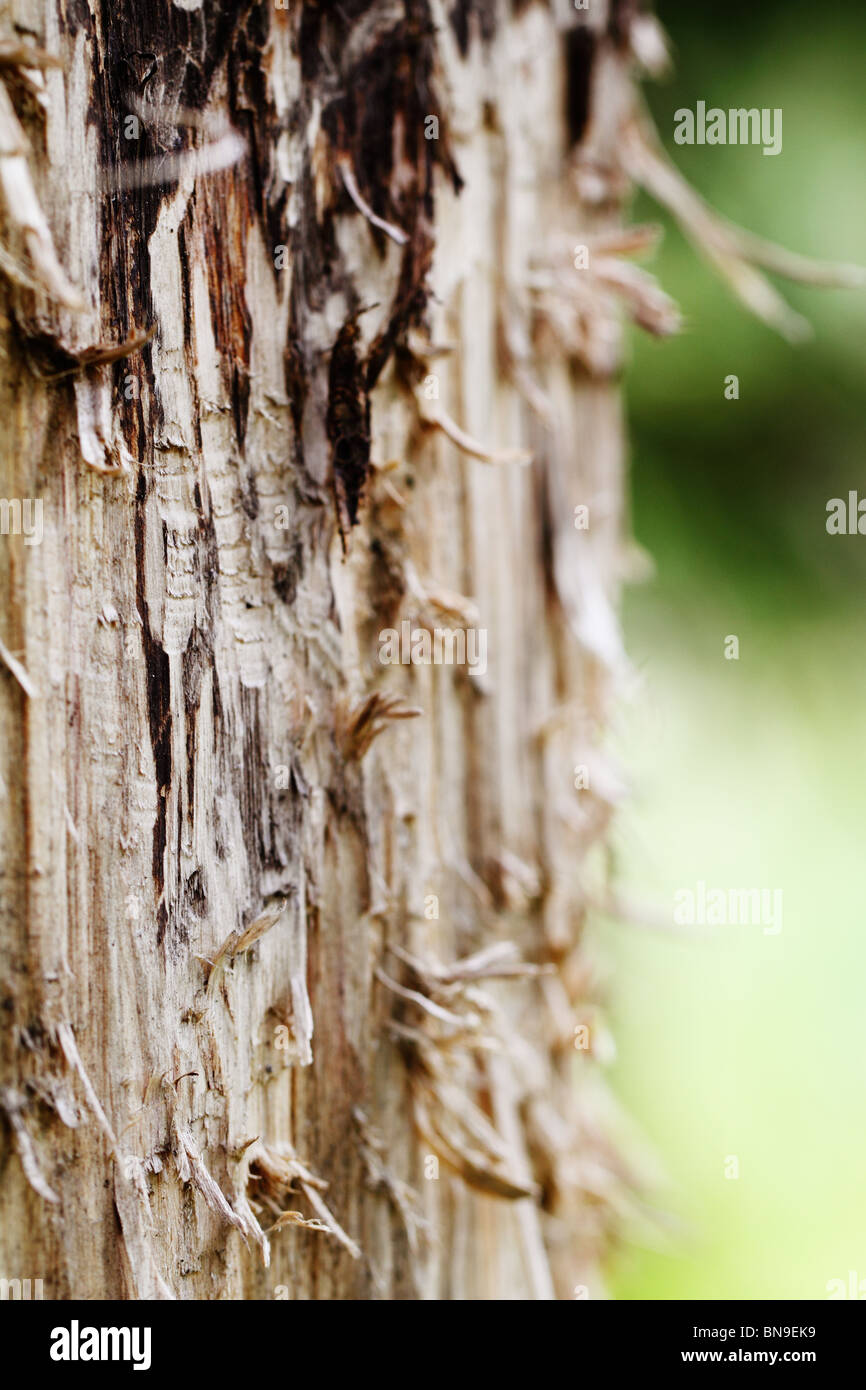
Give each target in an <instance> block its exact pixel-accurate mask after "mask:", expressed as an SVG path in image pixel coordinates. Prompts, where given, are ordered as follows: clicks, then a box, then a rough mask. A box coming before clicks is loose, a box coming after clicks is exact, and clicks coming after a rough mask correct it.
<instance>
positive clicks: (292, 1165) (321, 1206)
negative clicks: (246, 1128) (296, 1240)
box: [244, 1139, 361, 1260]
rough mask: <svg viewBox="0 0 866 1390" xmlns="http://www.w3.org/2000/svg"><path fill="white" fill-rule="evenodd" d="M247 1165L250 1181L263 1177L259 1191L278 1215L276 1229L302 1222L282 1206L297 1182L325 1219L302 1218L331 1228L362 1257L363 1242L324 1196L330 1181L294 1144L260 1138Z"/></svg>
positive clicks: (355, 1256) (319, 1227)
mask: <svg viewBox="0 0 866 1390" xmlns="http://www.w3.org/2000/svg"><path fill="white" fill-rule="evenodd" d="M244 1167H245V1170H246V1172H247V1175H248V1179H249V1181H252V1180H254V1179H260V1180H261V1187H260V1188H259V1189H258V1190H257V1194H256V1195H257V1197H260V1198H261V1201H262V1202H263V1203H264V1204H265V1205H266V1206H267V1207H268V1208H269V1209H270V1210H271V1211H272V1212H273V1214H274V1216H275V1218H276V1221H275V1227H273V1228H272V1229H275V1228H278V1227H279V1226H280V1224H282V1225H298V1224H301V1223H299V1222H298V1221H295V1220H293V1219H291V1218H292V1215H293V1214H292V1213H287V1212H286V1211H284V1210H283V1208H282V1203H283V1202H284V1201H285V1198H286V1196H287V1194H289V1193H291V1192H294V1191H295V1186H294V1185H295V1183H297V1185H298V1187H299V1188H300V1189H301V1191H302V1192H303V1194H304V1196H305V1197H306V1199H307V1201H308V1202H309V1203H310V1206H311V1207H312V1208H313V1210H314V1211H315V1213H316V1217H317V1218H318V1221H319V1222H320V1223H321V1224H320V1225H314V1224H311V1223H310V1222H309V1221H307V1220H306V1219H304V1218H302V1222H303V1224H304V1225H306V1226H307V1227H308V1229H310V1230H325V1231H327V1233H328V1234H329V1235H332V1236H333V1237H334V1239H335V1240H338V1241H339V1242H340V1244H341V1245H342V1246H343V1247H344V1248H345V1249H346V1250H348V1252H349V1254H350V1255H351V1256H352V1259H353V1260H359V1259H360V1258H361V1248H360V1246H359V1245H357V1244H356V1242H355V1241H354V1240H352V1238H351V1236H349V1235H347V1233H346V1232H345V1231H344V1230H343V1227H342V1226H341V1225H340V1223H339V1221H338V1220H337V1218H336V1217H335V1216H334V1214H333V1212H332V1211H331V1210H330V1209H329V1207H328V1206H327V1205H326V1204H325V1201H324V1199H323V1197H322V1196H321V1193H322V1192H323V1191H324V1190H325V1189H326V1188H327V1186H328V1184H327V1183H326V1182H324V1181H323V1179H322V1178H319V1177H317V1176H316V1175H315V1174H314V1173H312V1172H311V1171H310V1170H309V1168H307V1166H306V1165H305V1164H304V1163H302V1162H301V1160H300V1159H299V1158H298V1157H297V1155H296V1154H295V1152H294V1150H293V1149H292V1148H291V1145H284V1146H283V1148H282V1150H277V1149H274V1148H272V1147H269V1146H268V1145H266V1144H263V1143H262V1142H261V1140H259V1139H257V1140H255V1142H254V1143H253V1144H251V1145H250V1146H249V1147H248V1148H247V1150H246V1153H245V1155H244ZM281 1216H284V1217H286V1218H287V1219H286V1220H285V1221H284V1222H282V1223H281V1222H280V1217H281Z"/></svg>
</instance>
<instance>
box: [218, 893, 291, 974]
mask: <svg viewBox="0 0 866 1390" xmlns="http://www.w3.org/2000/svg"><path fill="white" fill-rule="evenodd" d="M288 901H289V898H288V896H285V897H279V898H277V899H276V901H275V902H273V903H270V904H269V905H268V906H267V907H266V908H265V909H264V911H263V912H260V913H259V915H258V916H257V917H256V918H254V919H253V921H252V922H250V923H249V924H248V925H247V926H246V927H235V929H234V931H230V932H229V934H228V936H227V937H226V939H225V941H224V942H223V944H222V945H221V946H220V948H219V950H218V951H217V953H216V955H215V956H214V959H213V961H212V962H211V972H210V975H209V977H208V984H207V988H208V993H209V994H210V993H211V992H212V991H213V989H214V987H215V984H216V981H217V979H218V978H219V976H220V975H221V974H222V970H223V969H224V967H225V964H226V962H227V961H230V960H233V959H234V957H235V956H239V955H241V954H242V953H243V952H244V951H248V950H249V949H250V947H251V946H254V945H255V943H256V942H257V941H259V940H260V939H261V938H262V937H263V936H264V935H265V933H266V932H269V931H270V930H271V928H272V927H275V926H276V924H277V922H279V920H280V918H281V917H282V915H283V913H284V912H285V910H286V904H287V903H288Z"/></svg>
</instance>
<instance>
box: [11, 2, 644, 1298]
mask: <svg viewBox="0 0 866 1390" xmlns="http://www.w3.org/2000/svg"><path fill="white" fill-rule="evenodd" d="M632 9H633V7H632V6H631V4H630V3H628V0H622V2H621V3H612V4H611V5H610V7H606V6H605V5H604V4H603V3H593V6H592V8H591V10H586V11H582V10H577V9H575V8H574V7H573V6H571V5H569V4H566V3H563V4H559V5H554V4H551V5H550V6H547V5H544V4H540V3H529V4H518V3H514V4H513V5H507V4H505V3H504V0H501V2H500V3H497V2H496V0H457V2H456V3H451V0H448V3H439V2H438V0H429V3H428V0H373V3H370V0H343V3H342V4H340V5H337V4H330V3H328V4H325V3H322V4H317V3H310V2H309V0H305V3H300V2H299V0H292V3H291V5H285V6H282V7H280V6H275V7H274V6H268V5H265V4H257V3H253V0H204V3H202V0H175V2H174V3H173V4H172V3H169V0H145V2H144V3H142V0H112V3H110V4H97V3H96V0H39V3H38V4H34V0H11V3H6V4H4V5H3V6H2V8H0V41H2V42H0V83H2V86H0V194H2V199H3V206H2V225H0V271H2V284H0V411H2V419H3V421H4V430H3V437H2V444H0V449H2V481H0V488H2V493H3V499H4V504H5V509H4V510H3V531H4V534H3V535H2V536H0V569H2V586H3V605H2V610H3V611H2V618H0V639H2V644H3V646H2V649H0V652H2V658H3V669H2V670H0V729H2V740H0V742H2V755H0V756H2V765H0V772H2V797H0V815H2V825H3V834H4V843H5V857H4V867H3V874H2V879H0V890H2V891H0V909H2V912H0V923H2V928H0V936H2V978H0V988H2V1004H3V1010H4V1018H5V1026H4V1028H3V1029H2V1032H0V1047H2V1092H0V1103H2V1111H3V1113H4V1117H5V1123H4V1125H3V1126H2V1134H3V1139H2V1145H3V1148H2V1188H0V1191H2V1196H0V1275H2V1276H3V1277H4V1278H6V1279H16V1278H17V1279H22V1280H24V1279H28V1278H29V1279H31V1280H35V1279H41V1280H42V1281H43V1290H44V1297H45V1298H52V1299H100V1298H124V1299H152V1298H178V1299H184V1298H193V1299H260V1298H265V1299H270V1298H275V1297H276V1298H280V1297H287V1298H307V1299H332V1298H336V1299H347V1298H360V1299H379V1298H384V1299H403V1298H440V1299H469V1298H492V1299H546V1298H554V1297H572V1296H575V1291H576V1296H581V1294H588V1295H589V1296H592V1297H595V1296H598V1295H599V1294H600V1293H601V1292H602V1289H601V1284H600V1276H599V1272H598V1261H599V1257H600V1255H601V1254H602V1253H603V1251H604V1249H605V1246H606V1242H607V1239H608V1235H609V1230H610V1225H611V1219H612V1213H613V1212H614V1211H615V1210H616V1208H617V1206H618V1205H619V1202H620V1187H621V1184H622V1181H623V1174H622V1171H621V1165H620V1162H619V1160H618V1158H617V1156H616V1154H615V1152H614V1151H613V1150H612V1148H611V1146H610V1145H609V1141H608V1138H607V1135H606V1128H605V1094H604V1091H603V1087H601V1085H600V1082H599V1080H598V1074H597V1062H598V1059H599V1056H600V1054H603V1051H604V1042H605V1035H604V1032H603V1024H602V1016H601V1013H600V1010H599V1003H598V1000H597V998H596V992H595V991H596V982H595V980H594V976H593V971H592V965H591V961H589V960H588V959H587V954H586V951H585V949H584V948H583V947H582V946H581V943H580V937H581V929H582V924H583V920H584V915H585V912H586V910H587V906H588V904H589V903H590V902H591V901H592V900H594V899H597V897H598V895H599V894H600V893H602V892H603V891H604V881H605V856H604V850H603V837H604V831H605V827H606V824H607V820H608V817H609V814H610V811H611V807H612V804H613V802H614V801H615V799H616V782H615V779H614V778H613V776H612V773H611V770H610V769H609V768H608V766H607V765H606V763H605V761H604V759H603V756H602V754H601V751H600V747H599V742H600V738H601V735H602V733H603V729H604V723H605V718H606V712H607V710H608V708H609V702H610V698H611V695H612V693H613V692H614V690H615V687H616V685H617V682H618V679H619V676H620V673H621V671H622V666H623V661H622V654H621V650H620V646H619V636H618V628H617V623H616V617H615V607H616V595H617V588H618V584H619V582H620V579H621V577H622V547H621V544H620V540H621V532H622V525H621V523H622V498H623V487H622V481H623V478H622V475H623V448H622V431H621V428H620V418H619V399H618V391H617V387H616V382H615V376H616V372H617V368H618V365H619V332H620V330H619V328H618V325H617V315H616V313H615V311H614V309H613V306H612V303H611V300H610V297H609V293H608V289H607V288H606V287H605V286H604V285H603V284H602V283H601V281H600V280H598V279H596V278H595V276H594V275H593V272H592V268H591V263H590V268H589V270H588V271H587V270H582V269H581V259H580V247H581V246H583V245H584V244H585V245H586V246H587V247H588V248H590V254H591V255H593V256H594V255H595V254H596V251H597V249H598V248H599V247H601V246H604V244H605V238H606V237H607V238H608V239H610V237H611V231H610V229H611V228H614V227H616V226H617V225H618V222H619V207H620V204H621V200H622V198H623V196H624V195H625V193H626V192H627V180H626V178H625V175H624V173H623V171H622V168H621V166H620V162H619V160H618V158H617V148H618V146H617V142H618V139H619V132H620V128H621V122H622V120H623V117H624V113H625V112H626V110H627V109H628V105H629V101H630V90H631V89H630V75H629V67H630V63H631V61H632V57H633V54H632V52H631V50H630V47H629V43H630V36H631V33H632V26H633V24H636V23H638V20H636V19H635V18H634V16H633V13H632ZM40 210H41V211H40ZM613 240H614V241H615V237H614V238H613ZM578 244H579V245H578ZM581 274H583V275H584V278H583V279H582V280H581V278H580V277H581ZM576 286H579V291H580V294H579V296H578V290H577V289H576V288H575V287H576ZM148 335H150V336H148ZM145 338H146V341H145ZM527 451H528V454H527ZM522 454H527V456H528V455H529V454H531V456H532V462H531V463H530V464H529V465H528V466H526V464H525V459H524V458H523V457H522ZM576 508H577V509H580V508H585V509H587V510H586V511H583V512H581V511H580V510H578V511H576V510H575V509H576ZM40 536H41V544H39V543H37V542H38V541H39V539H40ZM437 630H439V632H440V634H441V633H442V632H446V631H447V632H449V633H451V634H459V633H464V634H468V642H469V645H468V647H467V651H466V653H465V657H466V659H465V660H464V661H463V662H462V663H461V661H460V659H459V658H460V656H461V649H460V645H459V644H460V640H461V639H460V637H459V636H457V635H454V636H453V638H451V637H449V639H448V641H452V640H453V643H454V646H453V647H451V648H449V647H448V646H447V645H445V646H443V639H442V638H441V636H440V638H439V639H438V641H439V646H438V647H437V644H436V642H434V641H433V640H432V639H433V636H434V635H435V633H436V631H437ZM389 632H393V633H395V634H396V637H395V638H393V639H391V638H389V636H388V634H389ZM425 633H426V634H428V636H427V637H424V636H423V635H421V636H419V635H418V634H425ZM407 635H408V641H409V642H410V643H414V647H413V648H412V654H413V657H414V659H413V660H411V661H410V660H408V659H407V657H408V655H409V652H408V651H407V649H406V647H405V646H404V647H402V648H401V646H400V642H401V640H402V641H403V642H404V643H405V642H406V640H407ZM427 641H430V643H431V648H430V651H429V652H426V651H425V650H424V644H425V643H426V642H427ZM389 642H391V645H392V646H393V644H394V642H396V648H395V650H396V655H397V660H396V661H395V662H392V663H390V664H388V663H387V662H386V661H384V660H383V659H382V658H383V657H386V656H387V655H388V652H389V650H390V648H389V645H388V644H389ZM473 643H474V645H473ZM449 654H450V655H451V657H453V658H454V659H452V660H448V656H449ZM485 654H486V662H485V660H484V659H483V656H484V655H485ZM401 656H402V658H403V659H402V660H401V659H400V658H401ZM425 656H430V657H431V659H430V660H429V661H428V660H425V659H424V658H425ZM485 667H486V669H485ZM575 787H577V788H578V790H577V791H575ZM479 953H480V954H479ZM283 1213H290V1214H289V1215H282V1214H283ZM291 1213H295V1214H294V1215H292V1214H291Z"/></svg>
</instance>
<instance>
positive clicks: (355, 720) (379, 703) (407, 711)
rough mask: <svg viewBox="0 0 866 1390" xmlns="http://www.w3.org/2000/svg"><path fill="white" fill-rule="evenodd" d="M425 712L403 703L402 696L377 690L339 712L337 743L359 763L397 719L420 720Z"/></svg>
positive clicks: (347, 754)
mask: <svg viewBox="0 0 866 1390" xmlns="http://www.w3.org/2000/svg"><path fill="white" fill-rule="evenodd" d="M423 713H424V711H423V710H421V709H419V708H418V707H417V705H407V704H405V703H404V700H403V696H402V695H388V694H384V693H383V692H382V691H379V690H376V691H374V692H373V694H372V695H368V696H367V698H366V700H363V701H362V702H361V703H360V704H359V705H355V706H352V707H350V708H348V709H346V707H345V706H341V708H340V709H338V712H337V729H336V734H337V742H338V744H339V746H340V749H341V751H342V753H343V756H344V757H345V758H346V759H354V760H355V761H358V762H360V760H361V758H363V756H364V754H365V753H366V752H367V751H368V749H369V748H370V745H371V744H372V742H373V740H374V739H375V738H376V737H378V735H379V734H381V733H383V732H384V730H385V729H387V727H388V724H389V723H390V722H391V720H394V719H417V718H418V717H419V715H421V714H423Z"/></svg>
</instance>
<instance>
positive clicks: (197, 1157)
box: [174, 1124, 270, 1265]
mask: <svg viewBox="0 0 866 1390" xmlns="http://www.w3.org/2000/svg"><path fill="white" fill-rule="evenodd" d="M174 1137H175V1149H174V1152H175V1161H176V1164H177V1171H178V1174H179V1176H180V1179H181V1182H192V1183H193V1184H194V1185H195V1186H196V1187H197V1188H198V1190H199V1192H200V1193H201V1195H202V1196H203V1197H204V1199H205V1201H206V1202H207V1205H208V1206H209V1207H210V1209H211V1211H212V1212H213V1213H214V1214H215V1215H216V1216H220V1217H222V1219H223V1220H224V1221H226V1222H227V1223H228V1225H230V1226H234V1228H235V1229H236V1230H238V1231H240V1233H241V1235H242V1236H243V1238H244V1241H245V1242H248V1241H249V1240H253V1241H254V1242H255V1243H256V1244H257V1245H258V1246H259V1247H260V1249H261V1252H262V1258H263V1260H264V1263H265V1265H268V1264H270V1247H269V1245H268V1241H267V1238H266V1236H265V1233H264V1231H262V1229H261V1227H260V1226H259V1224H258V1222H257V1221H256V1220H255V1219H254V1217H253V1216H252V1213H251V1212H250V1210H249V1206H248V1204H247V1202H246V1199H244V1200H243V1202H242V1203H240V1204H239V1205H240V1206H241V1208H242V1209H241V1211H236V1210H235V1208H234V1207H233V1206H232V1205H231V1203H230V1202H229V1200H228V1198H227V1197H226V1195H225V1193H224V1192H223V1190H222V1188H221V1187H220V1185H219V1183H217V1182H216V1181H215V1180H214V1178H213V1177H212V1176H211V1174H210V1173H209V1172H208V1169H207V1166H206V1164H205V1162H204V1160H203V1158H202V1156H201V1154H200V1153H199V1150H198V1146H197V1145H196V1142H195V1140H194V1139H193V1137H192V1134H191V1133H190V1131H189V1129H188V1128H187V1127H185V1126H181V1125H178V1124H175V1127H174Z"/></svg>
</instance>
